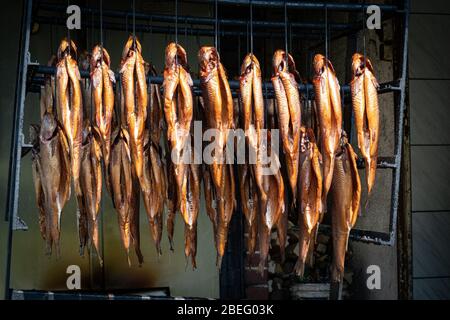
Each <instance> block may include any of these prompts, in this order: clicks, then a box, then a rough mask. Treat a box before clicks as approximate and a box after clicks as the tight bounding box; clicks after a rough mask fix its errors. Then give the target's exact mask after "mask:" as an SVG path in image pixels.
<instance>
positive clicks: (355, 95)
mask: <svg viewBox="0 0 450 320" xmlns="http://www.w3.org/2000/svg"><path fill="white" fill-rule="evenodd" d="M352 60H353V61H352V72H353V79H352V82H351V84H350V89H351V92H352V105H353V113H354V115H355V127H356V132H357V136H358V148H359V150H361V154H362V156H363V157H364V161H365V163H366V180H367V189H368V194H369V195H370V192H371V191H372V187H373V185H374V183H375V174H376V171H377V158H378V137H379V134H380V132H379V130H380V114H379V108H378V93H377V89H378V87H379V85H378V82H377V79H376V78H375V75H374V70H373V66H372V63H371V62H370V60H369V59H368V58H366V59H365V58H364V56H363V55H361V54H359V53H355V54H354V55H353V58H352Z"/></svg>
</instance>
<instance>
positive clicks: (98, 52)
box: [90, 45, 111, 69]
mask: <svg viewBox="0 0 450 320" xmlns="http://www.w3.org/2000/svg"><path fill="white" fill-rule="evenodd" d="M90 58H91V59H90V60H91V61H90V63H91V68H92V69H94V68H100V66H101V64H102V60H103V62H104V63H105V64H106V65H107V66H108V67H109V66H110V65H111V59H110V57H109V53H108V51H106V49H105V48H103V47H102V46H99V45H96V46H95V47H94V49H92V54H91V56H90Z"/></svg>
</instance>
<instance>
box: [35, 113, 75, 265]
mask: <svg viewBox="0 0 450 320" xmlns="http://www.w3.org/2000/svg"><path fill="white" fill-rule="evenodd" d="M38 130H39V136H38V137H37V136H36V135H37V133H38ZM30 134H31V138H32V140H34V141H33V142H34V143H33V149H32V169H33V170H32V171H33V178H34V187H35V193H36V200H37V204H38V207H39V229H40V231H41V235H42V237H43V239H44V240H45V242H46V253H47V254H49V255H50V254H51V253H52V248H53V247H54V248H55V251H56V256H57V258H59V257H60V255H61V249H60V244H59V240H60V231H61V223H60V221H61V213H62V209H63V208H64V205H65V204H66V202H67V200H68V199H69V197H70V162H69V146H68V142H67V140H66V137H65V135H64V132H63V130H62V128H61V127H59V125H58V122H57V120H56V119H55V116H54V115H53V114H51V113H48V112H45V113H44V115H43V117H42V120H41V126H40V128H39V126H32V127H31V129H30Z"/></svg>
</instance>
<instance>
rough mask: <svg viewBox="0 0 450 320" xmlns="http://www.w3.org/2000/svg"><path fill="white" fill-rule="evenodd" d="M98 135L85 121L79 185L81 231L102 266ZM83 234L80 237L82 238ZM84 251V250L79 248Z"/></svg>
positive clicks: (100, 176)
mask: <svg viewBox="0 0 450 320" xmlns="http://www.w3.org/2000/svg"><path fill="white" fill-rule="evenodd" d="M96 136H98V133H97V132H96V131H95V129H93V128H91V125H90V123H89V121H88V120H85V124H84V129H83V145H82V147H81V169H80V184H81V191H82V194H83V207H82V208H81V209H80V214H82V215H83V218H82V222H85V225H84V226H83V227H81V228H80V229H82V230H87V244H88V245H89V246H88V248H89V250H91V249H92V247H93V248H94V249H95V250H96V253H97V256H98V258H99V262H100V265H102V264H103V260H102V257H101V252H100V247H99V234H98V215H99V210H100V201H101V197H102V169H101V147H100V143H99V142H98V140H99V138H96ZM84 236H85V235H84V234H83V235H82V237H83V238H84ZM81 249H82V250H84V248H81Z"/></svg>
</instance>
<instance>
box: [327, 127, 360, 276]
mask: <svg viewBox="0 0 450 320" xmlns="http://www.w3.org/2000/svg"><path fill="white" fill-rule="evenodd" d="M356 158H357V156H356V154H355V152H354V151H353V148H352V146H351V145H350V144H349V143H348V141H347V137H346V136H345V134H344V135H343V137H342V139H341V147H340V148H339V151H338V153H337V154H336V159H335V162H336V163H335V169H334V172H333V183H332V187H331V193H332V197H333V210H332V216H331V233H332V239H333V261H332V266H331V281H332V282H334V283H336V282H341V281H342V277H343V274H344V262H345V253H346V251H347V243H348V237H349V234H350V230H351V229H352V228H353V226H354V225H355V223H356V219H357V218H358V212H359V203H360V199H361V183H360V179H359V174H358V169H357V166H356Z"/></svg>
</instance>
